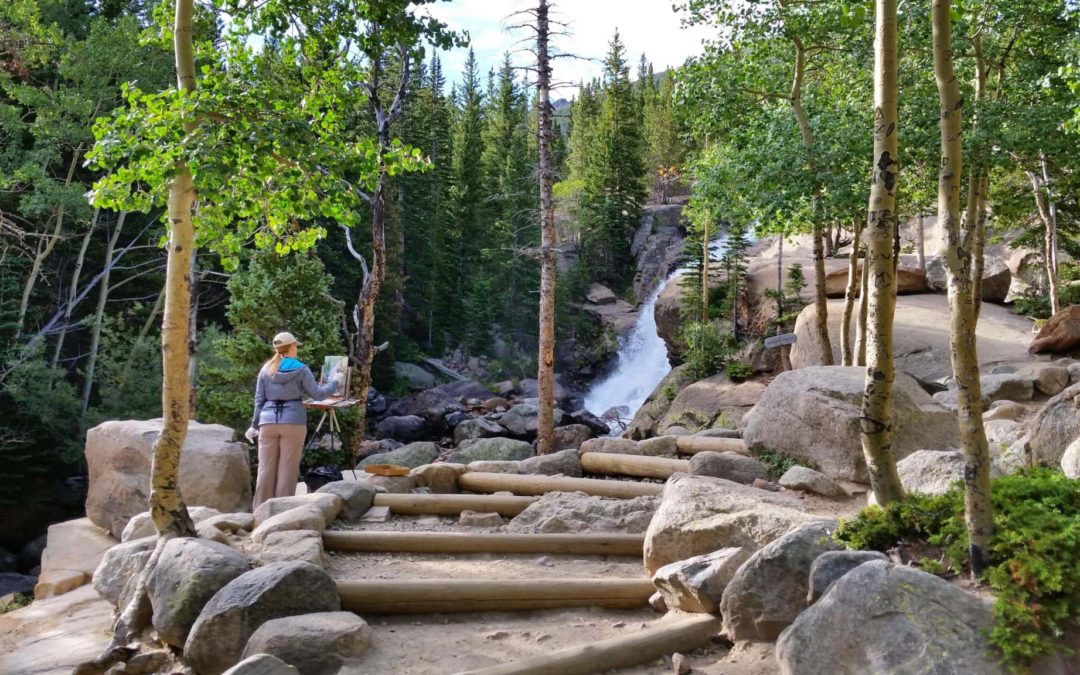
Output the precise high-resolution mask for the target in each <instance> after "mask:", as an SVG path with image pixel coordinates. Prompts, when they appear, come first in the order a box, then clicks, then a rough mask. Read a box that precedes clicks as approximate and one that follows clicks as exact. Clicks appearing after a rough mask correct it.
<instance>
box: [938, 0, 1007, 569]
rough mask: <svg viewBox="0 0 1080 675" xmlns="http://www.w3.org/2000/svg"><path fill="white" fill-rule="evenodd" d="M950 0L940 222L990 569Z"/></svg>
mask: <svg viewBox="0 0 1080 675" xmlns="http://www.w3.org/2000/svg"><path fill="white" fill-rule="evenodd" d="M951 4H952V3H951V0H934V2H933V9H932V13H931V16H932V21H933V32H934V78H935V80H936V81H937V89H938V98H939V100H940V102H941V177H940V180H939V182H938V222H940V223H941V224H942V228H943V230H944V232H945V239H946V250H945V261H946V269H947V273H948V284H949V309H950V315H951V317H950V338H949V341H950V348H951V357H952V366H953V376H954V377H955V378H956V385H957V388H958V390H957V393H958V395H957V417H958V418H959V423H960V438H961V441H962V442H963V444H964V464H965V466H964V519H965V525H966V527H967V531H968V543H969V551H970V555H971V567H972V571H973V573H974V574H975V575H976V576H978V575H979V574H980V573H981V572H982V571H983V570H984V569H986V564H987V555H986V544H987V540H988V539H989V537H990V535H991V534H992V533H993V518H992V514H991V510H990V451H989V447H988V445H987V442H986V432H985V430H984V428H983V422H982V400H981V399H982V391H981V386H980V384H979V360H978V355H977V352H976V344H975V306H974V304H973V303H972V291H973V289H972V285H973V284H972V276H971V268H972V264H971V262H972V261H971V256H972V248H971V245H972V241H971V240H972V238H973V236H974V235H975V229H976V228H977V225H976V223H975V222H972V221H970V220H969V221H968V222H967V223H966V227H964V228H961V223H960V174H961V171H962V168H963V167H962V159H963V158H962V153H963V137H962V115H963V112H962V110H963V98H962V97H961V95H960V87H959V85H958V84H957V81H956V70H955V67H954V66H953V54H952V26H951V14H950V9H951V8H950V5H951Z"/></svg>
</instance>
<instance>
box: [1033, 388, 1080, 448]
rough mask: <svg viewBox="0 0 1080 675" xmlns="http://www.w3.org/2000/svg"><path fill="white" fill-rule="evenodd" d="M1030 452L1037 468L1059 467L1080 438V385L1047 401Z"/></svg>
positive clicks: (1039, 416)
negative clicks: (1071, 444)
mask: <svg viewBox="0 0 1080 675" xmlns="http://www.w3.org/2000/svg"><path fill="white" fill-rule="evenodd" d="M1030 429H1031V432H1030V437H1029V438H1030V440H1029V441H1028V448H1029V450H1030V451H1031V458H1032V461H1034V462H1035V463H1036V464H1045V465H1049V466H1057V465H1058V464H1060V463H1061V457H1062V456H1063V455H1064V454H1065V448H1067V447H1068V446H1069V444H1070V443H1072V442H1073V441H1074V440H1075V439H1076V438H1080V384H1074V385H1073V386H1071V387H1069V388H1068V389H1066V390H1065V391H1063V392H1061V393H1060V394H1058V395H1057V396H1054V397H1053V398H1051V399H1050V400H1049V401H1047V402H1046V403H1045V404H1044V405H1043V407H1042V408H1041V409H1040V410H1039V412H1038V414H1037V415H1035V418H1034V419H1033V420H1032V421H1031V427H1030Z"/></svg>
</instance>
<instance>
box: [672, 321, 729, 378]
mask: <svg viewBox="0 0 1080 675" xmlns="http://www.w3.org/2000/svg"><path fill="white" fill-rule="evenodd" d="M682 339H683V341H684V342H685V343H686V353H685V357H686V363H687V364H688V365H689V368H688V370H689V371H690V374H691V375H692V376H693V377H695V378H696V379H702V378H706V377H709V376H711V375H716V374H717V373H719V372H721V371H723V370H724V366H726V365H727V363H728V361H729V360H730V358H731V355H732V354H733V353H735V350H736V349H737V344H736V342H735V340H734V338H732V337H731V336H730V335H724V334H722V333H721V332H720V329H719V327H718V326H717V325H716V324H715V323H701V322H697V321H695V322H691V323H688V324H686V326H685V327H684V328H683V330H682Z"/></svg>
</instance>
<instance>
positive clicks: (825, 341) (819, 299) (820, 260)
mask: <svg viewBox="0 0 1080 675" xmlns="http://www.w3.org/2000/svg"><path fill="white" fill-rule="evenodd" d="M805 71H806V52H805V50H804V49H803V45H802V42H800V41H799V40H797V39H796V40H795V78H794V80H793V81H792V83H791V110H792V112H794V114H795V120H796V121H797V122H798V123H799V134H800V135H801V136H802V142H803V148H804V150H805V151H806V166H807V169H808V170H809V171H810V183H811V186H812V187H811V189H812V191H813V194H812V195H811V198H812V199H813V200H814V202H815V204H816V203H817V199H818V181H817V173H818V169H817V163H816V161H815V160H814V132H813V130H812V129H811V128H810V120H809V118H807V116H806V111H805V110H804V109H803V106H802V84H803V75H804V73H805ZM823 229H824V228H823V224H822V222H821V214H819V213H817V209H816V208H815V209H814V223H813V236H814V285H815V286H816V289H815V290H816V293H815V295H814V302H815V304H816V305H817V317H816V321H815V323H814V328H815V329H816V331H817V341H818V345H819V346H820V349H821V355H820V358H821V364H822V365H824V366H831V365H833V363H834V362H833V352H832V342H831V341H830V339H829V306H828V304H827V303H828V298H827V297H826V296H825V235H824V232H823Z"/></svg>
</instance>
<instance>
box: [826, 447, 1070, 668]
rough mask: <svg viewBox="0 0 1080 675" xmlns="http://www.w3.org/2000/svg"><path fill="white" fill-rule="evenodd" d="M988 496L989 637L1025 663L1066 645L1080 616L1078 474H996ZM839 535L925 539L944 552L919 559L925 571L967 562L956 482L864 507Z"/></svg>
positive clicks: (948, 570) (868, 543) (881, 541)
mask: <svg viewBox="0 0 1080 675" xmlns="http://www.w3.org/2000/svg"><path fill="white" fill-rule="evenodd" d="M991 500H992V502H993V509H994V525H995V530H996V531H995V533H994V536H993V537H992V538H991V539H990V542H989V546H988V549H989V550H988V555H989V558H990V567H989V568H988V569H987V571H986V574H985V575H984V576H983V578H982V579H981V581H983V582H984V583H987V584H988V585H989V586H990V587H991V588H992V589H993V590H994V591H995V595H996V601H995V603H994V627H993V629H992V630H991V632H990V636H989V638H990V642H991V643H992V644H993V645H994V647H995V648H996V649H997V650H998V652H999V654H1000V657H1001V659H1002V661H1004V662H1005V663H1006V664H1008V665H1009V666H1011V667H1014V668H1018V669H1023V668H1025V667H1026V666H1027V665H1029V664H1030V663H1031V662H1032V661H1033V660H1034V659H1036V658H1038V657H1040V656H1043V655H1046V654H1049V653H1051V652H1053V651H1054V650H1055V649H1057V650H1061V651H1067V648H1066V647H1064V645H1062V644H1061V638H1062V637H1063V636H1064V635H1065V633H1066V631H1068V630H1075V629H1077V626H1078V620H1080V481H1077V480H1070V479H1068V478H1066V477H1065V475H1064V474H1062V473H1061V472H1060V471H1057V470H1055V469H1046V468H1042V469H1031V470H1028V471H1024V472H1021V473H1018V474H1015V475H1012V476H1003V477H1001V478H998V479H996V480H994V481H993V483H992V490H991ZM836 537H837V539H839V540H840V541H841V542H843V543H844V544H845V545H846V546H847V547H848V548H851V549H872V550H877V551H887V550H888V549H891V548H894V547H896V546H898V545H915V546H918V545H929V546H932V547H936V548H937V549H938V550H940V551H941V552H942V555H941V557H940V559H937V560H934V561H933V562H932V564H926V565H922V567H923V569H924V570H926V571H927V572H931V573H936V574H956V573H962V572H965V571H967V570H968V569H969V564H968V563H969V561H968V551H967V546H968V542H967V531H966V530H965V529H964V497H963V492H962V490H961V488H960V487H959V484H958V485H957V486H956V487H954V488H953V489H952V490H950V491H949V492H947V493H946V494H944V495H937V496H929V495H909V496H908V497H907V498H906V499H904V500H903V501H900V502H896V503H894V504H890V505H888V506H887V507H885V508H880V507H876V506H871V507H869V508H867V509H864V510H863V511H862V512H861V513H859V515H858V516H856V517H855V519H854V520H851V521H847V522H844V523H842V524H841V526H840V528H839V530H838V531H837V533H836ZM928 562H929V561H928Z"/></svg>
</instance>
